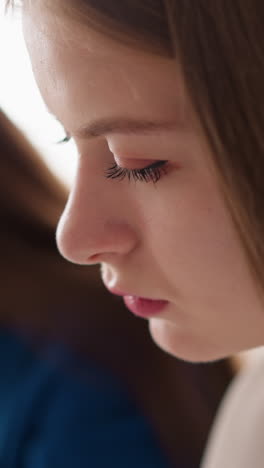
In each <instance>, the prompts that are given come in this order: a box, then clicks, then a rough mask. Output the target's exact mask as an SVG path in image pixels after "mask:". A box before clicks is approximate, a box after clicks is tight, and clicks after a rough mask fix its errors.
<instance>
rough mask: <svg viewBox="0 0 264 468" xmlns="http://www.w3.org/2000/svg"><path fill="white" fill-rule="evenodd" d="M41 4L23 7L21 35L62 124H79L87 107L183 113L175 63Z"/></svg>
mask: <svg viewBox="0 0 264 468" xmlns="http://www.w3.org/2000/svg"><path fill="white" fill-rule="evenodd" d="M42 3H43V2H42V1H41V0H40V1H36V2H35V3H33V2H32V3H30V4H29V3H28V5H26V7H25V9H24V12H23V30H24V36H25V39H26V43H27V47H28V49H29V53H30V56H31V60H32V65H33V70H34V73H35V76H36V79H37V82H38V85H39V87H40V91H41V93H42V95H43V97H44V100H45V101H46V104H47V106H48V107H49V109H50V110H51V111H52V112H53V113H54V114H55V115H57V117H58V118H60V120H63V123H65V125H66V126H67V127H72V125H73V124H72V121H73V120H75V122H76V126H78V125H79V124H81V123H82V122H81V121H82V119H83V118H84V117H86V115H87V112H88V109H87V106H89V116H91V118H96V117H98V116H99V117H101V116H103V117H106V116H107V114H109V113H111V112H116V113H118V112H119V113H121V112H123V111H124V110H129V112H130V113H131V116H133V114H135V116H138V112H139V110H140V112H143V113H146V114H150V115H151V116H153V114H155V113H157V114H159V117H162V114H163V113H164V116H166V118H173V114H174V112H175V108H177V112H178V113H179V112H184V113H185V112H186V102H184V99H183V98H184V96H185V90H184V83H183V80H182V78H181V73H180V71H179V67H178V65H177V63H176V62H175V61H173V60H169V59H168V58H165V57H164V58H162V57H160V56H158V55H157V56H155V55H153V54H151V53H149V54H148V53H146V52H140V51H139V50H138V49H133V48H132V47H129V46H127V45H124V44H122V43H121V42H117V41H114V40H113V39H111V38H109V37H106V36H104V35H102V34H100V33H98V32H96V31H94V30H93V29H91V28H88V27H85V26H84V25H81V24H79V23H77V22H76V21H71V20H70V19H69V18H68V17H66V16H62V17H61V18H58V17H57V16H56V15H54V14H51V11H49V9H48V8H47V7H43V5H42ZM62 103H64V106H63V107H64V109H63V113H64V115H63V119H62V118H61V115H60V112H61V108H62ZM93 114H94V115H93ZM96 114H98V115H96ZM146 117H147V115H146Z"/></svg>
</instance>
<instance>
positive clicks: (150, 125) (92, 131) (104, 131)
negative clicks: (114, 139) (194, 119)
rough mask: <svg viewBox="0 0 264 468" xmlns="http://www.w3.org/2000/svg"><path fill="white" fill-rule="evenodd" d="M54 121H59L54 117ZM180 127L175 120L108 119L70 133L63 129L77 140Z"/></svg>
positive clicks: (181, 124)
mask: <svg viewBox="0 0 264 468" xmlns="http://www.w3.org/2000/svg"><path fill="white" fill-rule="evenodd" d="M53 117H54V115H53ZM55 119H56V120H58V121H59V119H58V118H57V117H56V116H55ZM180 127H183V121H180V120H176V119H175V120H165V121H153V120H147V119H141V120H140V119H135V118H127V117H109V118H101V119H98V120H94V121H92V122H90V123H89V124H87V125H83V126H81V127H80V128H79V129H77V130H74V132H72V133H70V132H68V130H67V129H65V131H66V133H67V134H71V135H72V136H75V137H78V138H82V139H92V138H98V137H101V136H105V135H111V134H115V133H118V134H123V135H139V134H141V135H147V134H151V133H155V132H163V131H172V130H177V129H179V128H180Z"/></svg>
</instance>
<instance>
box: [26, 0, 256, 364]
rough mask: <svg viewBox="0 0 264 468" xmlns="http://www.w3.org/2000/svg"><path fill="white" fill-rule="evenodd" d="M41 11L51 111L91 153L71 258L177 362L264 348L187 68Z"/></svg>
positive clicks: (38, 62)
mask: <svg viewBox="0 0 264 468" xmlns="http://www.w3.org/2000/svg"><path fill="white" fill-rule="evenodd" d="M41 3H42V2H36V3H35V4H34V5H33V2H32V5H31V6H30V7H28V8H27V9H25V12H24V19H23V23H24V34H25V39H26V42H27V46H28V49H29V53H30V57H31V60H32V64H33V70H34V73H35V76H36V79H37V82H38V85H39V88H40V91H41V93H42V95H43V98H44V100H45V102H46V104H47V107H48V108H49V110H50V111H51V112H52V113H53V114H54V115H55V116H56V117H57V118H58V119H59V120H60V121H61V122H62V124H63V125H64V127H65V129H66V130H67V132H68V133H69V134H70V135H71V136H72V138H74V140H75V142H76V144H77V147H78V152H79V164H78V170H77V174H76V179H75V183H74V186H73V188H72V191H71V195H70V197H69V200H68V203H67V206H66V208H65V211H64V213H63V215H62V217H61V220H60V223H59V227H58V245H59V249H60V251H61V253H62V255H64V256H65V257H66V258H67V259H69V260H70V261H72V262H76V263H80V264H87V265H89V264H93V263H100V264H101V266H102V268H101V270H102V278H103V281H104V283H105V285H106V286H107V287H108V288H109V289H110V290H112V291H114V292H117V293H118V292H119V293H120V294H123V295H125V296H128V297H126V298H125V301H126V302H127V303H130V307H131V308H132V309H133V310H134V311H135V312H136V313H138V314H141V315H144V316H147V317H148V319H149V325H150V331H151V334H152V336H153V338H154V340H155V341H156V342H157V343H158V344H159V345H160V346H161V347H162V348H163V349H165V350H167V351H169V352H171V353H172V354H174V355H176V356H179V357H181V358H183V359H187V360H193V361H198V360H211V359H215V358H219V357H222V356H225V355H227V354H230V353H233V352H236V351H240V350H242V349H246V348H249V347H252V346H257V345H260V344H262V343H263V342H264V313H263V310H262V305H261V303H260V300H259V298H258V296H257V292H256V289H255V286H254V283H253V280H252V279H251V276H250V274H249V270H248V267H247V265H246V261H245V258H244V254H243V251H242V248H241V246H240V243H239V241H238V238H237V235H236V233H235V230H234V228H233V225H232V222H231V220H230V216H229V214H228V211H227V209H226V207H225V204H224V202H223V199H222V196H221V193H220V190H219V187H218V184H217V178H216V176H215V175H214V173H213V171H212V170H211V168H210V162H209V161H210V150H209V147H208V146H207V144H206V142H205V139H204V137H203V135H202V132H201V131H200V128H199V125H198V123H197V121H196V119H195V117H194V114H193V112H192V109H191V105H190V103H189V101H188V98H187V95H186V92H185V88H184V82H183V80H182V76H181V73H180V69H179V67H177V66H176V64H175V63H174V62H173V61H170V60H168V59H165V58H159V57H158V56H154V55H153V56H152V55H151V54H147V53H144V52H140V51H138V50H132V48H131V49H130V48H129V47H126V46H125V45H121V44H118V43H115V42H114V41H112V40H110V39H108V38H105V37H103V36H100V35H99V34H98V33H95V32H93V31H91V30H89V29H86V28H84V27H83V26H80V25H77V24H75V23H74V24H73V23H72V24H71V23H70V20H66V18H61V20H59V19H58V18H56V17H54V15H53V14H50V13H49V12H48V11H45V9H44V8H43V6H42V7H41V6H37V5H39V4H41ZM144 122H145V123H144ZM115 165H117V166H119V167H120V168H121V169H120V170H119V169H118V168H116V166H115ZM153 165H154V166H153ZM149 166H151V167H152V169H149ZM132 170H133V173H132V174H131V173H130V172H129V171H132ZM142 170H143V171H142ZM106 174H108V176H109V177H108V178H107V177H106ZM129 175H131V177H130V180H129ZM110 176H113V178H111V177H110ZM114 176H117V177H116V178H114ZM66 293H67V292H66ZM131 296H134V297H131ZM139 297H141V298H147V299H152V300H153V302H151V301H147V300H146V301H144V300H143V299H141V300H140V299H139ZM155 301H157V302H155ZM159 301H162V302H159ZM87 303H88V305H89V297H87ZM106 312H107V311H106ZM88 313H96V311H90V312H89V311H88Z"/></svg>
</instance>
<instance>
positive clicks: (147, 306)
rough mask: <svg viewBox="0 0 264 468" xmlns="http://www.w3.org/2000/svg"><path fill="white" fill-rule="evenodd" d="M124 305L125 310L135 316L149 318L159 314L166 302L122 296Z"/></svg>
mask: <svg viewBox="0 0 264 468" xmlns="http://www.w3.org/2000/svg"><path fill="white" fill-rule="evenodd" d="M123 299H124V303H125V305H126V306H127V308H128V309H129V310H130V311H131V312H132V313H133V314H135V315H137V316H139V317H143V318H150V317H153V316H155V315H158V314H160V313H161V312H162V311H163V310H164V308H165V307H166V305H167V304H168V301H154V300H151V299H144V298H143V297H137V296H124V297H123Z"/></svg>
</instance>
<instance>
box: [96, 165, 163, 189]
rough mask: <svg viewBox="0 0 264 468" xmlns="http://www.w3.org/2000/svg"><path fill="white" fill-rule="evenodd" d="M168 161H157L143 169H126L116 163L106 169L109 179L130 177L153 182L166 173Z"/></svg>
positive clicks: (135, 179) (106, 175) (129, 178)
mask: <svg viewBox="0 0 264 468" xmlns="http://www.w3.org/2000/svg"><path fill="white" fill-rule="evenodd" d="M167 162H168V161H157V162H155V163H154V164H151V165H150V166H147V167H143V168H142V169H126V168H124V167H120V166H118V165H117V164H116V163H115V164H113V166H111V167H109V169H107V170H106V171H105V177H106V178H107V179H118V180H124V179H125V178H128V180H129V181H130V180H131V179H133V180H134V181H139V182H153V183H154V184H155V183H157V182H158V181H159V180H160V178H161V176H162V175H163V174H166V164H167Z"/></svg>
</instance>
